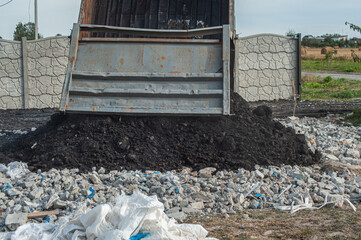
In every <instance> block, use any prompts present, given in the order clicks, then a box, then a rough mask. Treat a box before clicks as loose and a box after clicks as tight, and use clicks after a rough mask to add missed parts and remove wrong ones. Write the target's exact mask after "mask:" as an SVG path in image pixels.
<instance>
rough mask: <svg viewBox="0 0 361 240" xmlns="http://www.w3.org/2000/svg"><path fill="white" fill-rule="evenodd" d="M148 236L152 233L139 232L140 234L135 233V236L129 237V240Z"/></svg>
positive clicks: (137, 239) (138, 239)
mask: <svg viewBox="0 0 361 240" xmlns="http://www.w3.org/2000/svg"><path fill="white" fill-rule="evenodd" d="M148 236H150V233H139V234H137V235H135V236H134V237H131V238H129V240H140V239H143V238H146V237H148Z"/></svg>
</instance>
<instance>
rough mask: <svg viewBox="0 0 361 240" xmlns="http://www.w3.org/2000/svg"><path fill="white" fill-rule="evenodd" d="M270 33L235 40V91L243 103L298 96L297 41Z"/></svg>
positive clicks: (298, 65) (298, 66) (296, 39)
mask: <svg viewBox="0 0 361 240" xmlns="http://www.w3.org/2000/svg"><path fill="white" fill-rule="evenodd" d="M298 38H300V36H298V37H297V38H288V37H284V36H279V35H273V34H263V35H254V36H250V37H245V38H239V39H237V40H236V60H235V61H236V64H235V91H236V92H238V93H239V94H240V95H241V96H242V97H243V98H245V99H246V100H247V101H251V102H254V101H261V100H265V101H272V100H279V99H293V97H294V95H299V81H300V79H299V72H300V64H299V39H298Z"/></svg>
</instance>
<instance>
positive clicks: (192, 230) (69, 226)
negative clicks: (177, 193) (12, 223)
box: [4, 193, 208, 240]
mask: <svg viewBox="0 0 361 240" xmlns="http://www.w3.org/2000/svg"><path fill="white" fill-rule="evenodd" d="M207 234H208V232H207V231H206V230H205V229H204V228H203V227H202V226H200V225H191V224H177V223H176V221H175V220H173V219H170V218H168V217H167V215H166V214H165V213H164V206H163V204H162V203H161V202H159V201H158V200H157V198H156V197H154V196H153V197H147V196H145V195H143V194H141V193H135V194H133V195H132V196H126V195H121V196H119V197H118V198H117V201H116V204H115V205H114V206H112V205H110V204H103V205H99V206H97V207H95V208H93V209H91V210H89V211H86V212H85V213H83V214H81V215H75V216H72V217H69V219H68V220H67V221H65V222H64V223H62V224H57V225H54V224H50V223H47V224H26V225H23V226H21V227H20V228H18V230H17V231H15V232H13V233H11V234H8V235H7V236H6V237H5V238H4V239H9V240H10V239H22V240H56V239H62V240H66V239H69V240H70V239H79V240H80V239H104V240H105V239H124V240H127V239H132V238H131V237H135V236H139V235H141V236H145V237H146V239H149V240H156V239H157V240H158V239H178V240H192V239H194V240H202V239H207V238H206V236H207ZM134 239H135V238H134ZM138 239H140V238H138Z"/></svg>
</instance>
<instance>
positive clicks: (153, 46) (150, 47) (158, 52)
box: [75, 42, 223, 73]
mask: <svg viewBox="0 0 361 240" xmlns="http://www.w3.org/2000/svg"><path fill="white" fill-rule="evenodd" d="M222 67H223V62H222V45H221V44H208V43H206V44H202V43H167V44H166V43H154V42H150V43H148V42H138V43H137V42H130V43H124V42H119V43H116V42H80V43H79V47H78V56H77V64H76V66H75V71H89V70H91V71H93V72H109V73H112V72H123V73H124V72H125V73H137V72H141V73H146V72H149V73H214V72H218V71H221V70H222Z"/></svg>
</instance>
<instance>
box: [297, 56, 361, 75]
mask: <svg viewBox="0 0 361 240" xmlns="http://www.w3.org/2000/svg"><path fill="white" fill-rule="evenodd" d="M302 71H307V72H345V73H347V72H361V63H356V62H353V61H349V60H332V61H331V62H327V61H326V60H311V59H307V60H302Z"/></svg>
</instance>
